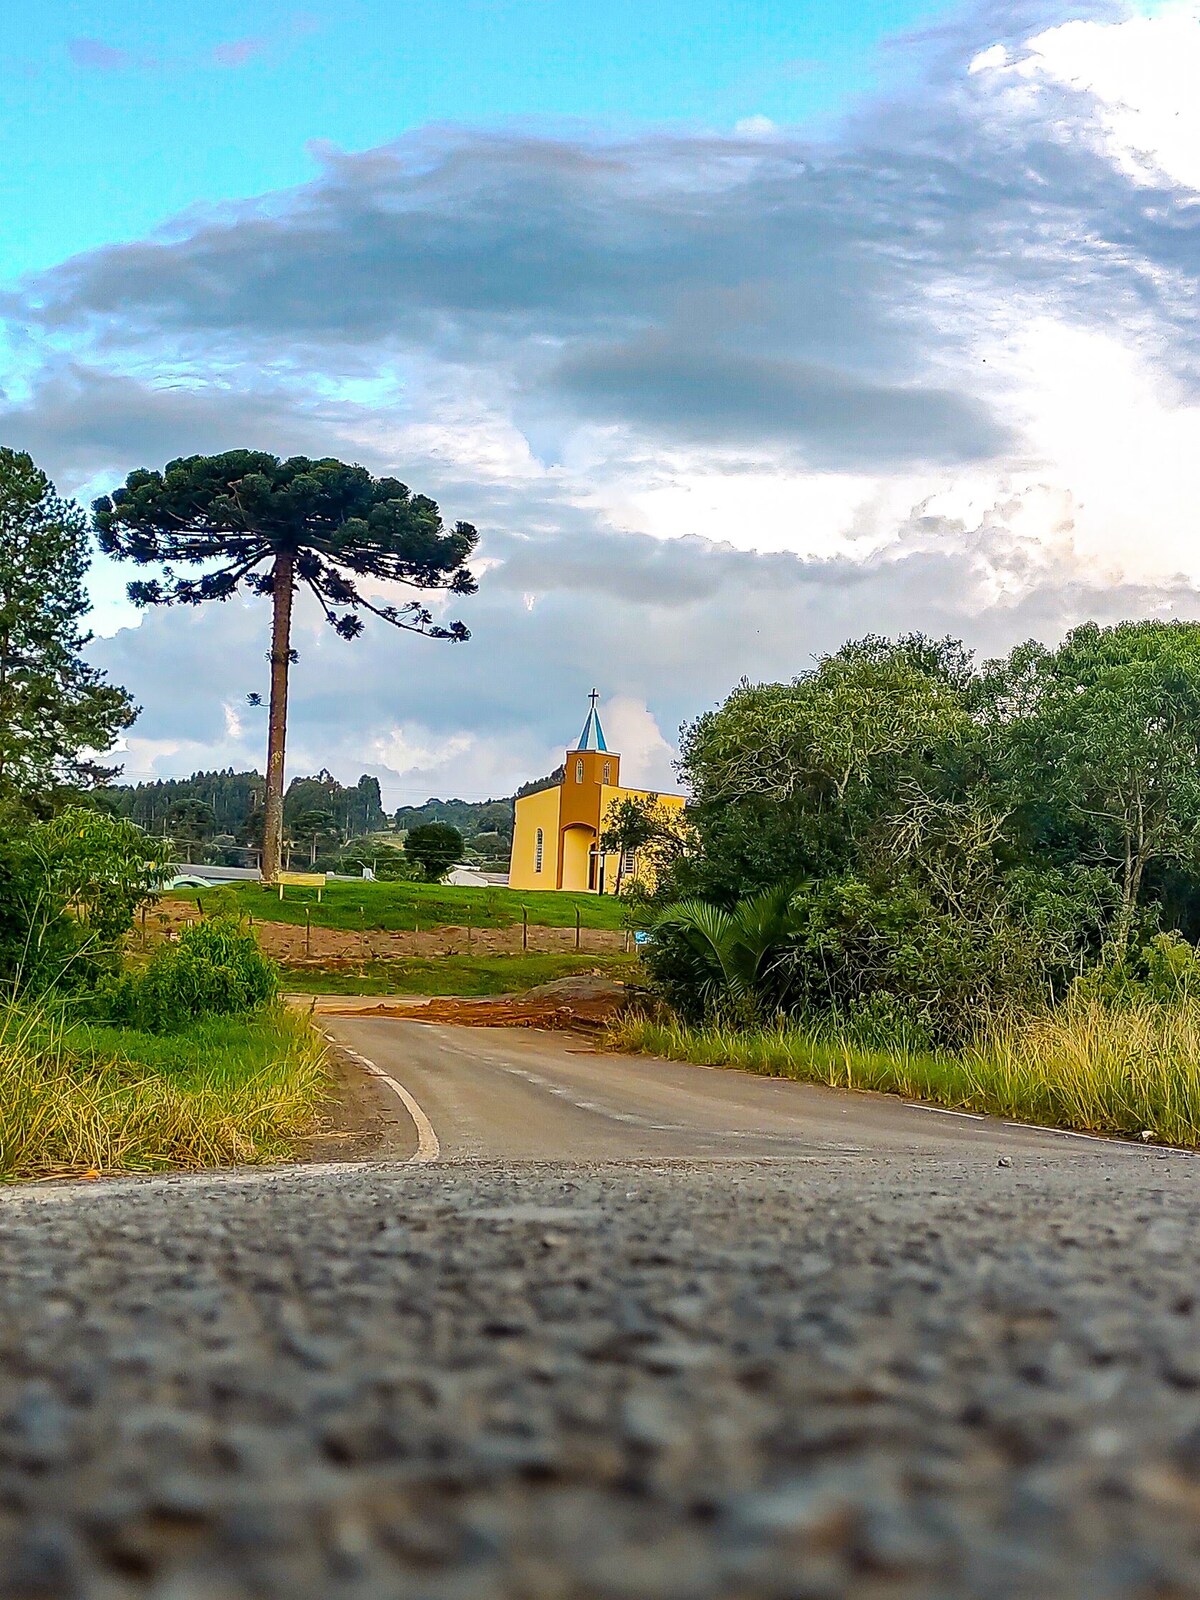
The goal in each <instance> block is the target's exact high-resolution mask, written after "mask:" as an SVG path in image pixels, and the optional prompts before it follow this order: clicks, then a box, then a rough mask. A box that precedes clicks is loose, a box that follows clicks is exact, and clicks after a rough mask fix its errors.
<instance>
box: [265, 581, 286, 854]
mask: <svg viewBox="0 0 1200 1600" xmlns="http://www.w3.org/2000/svg"><path fill="white" fill-rule="evenodd" d="M292 569H293V561H292V557H291V556H288V555H278V556H276V557H275V565H274V566H273V568H272V569H271V584H272V587H271V596H272V600H273V602H274V615H273V619H272V624H271V710H270V723H269V728H268V732H267V793H266V799H265V802H264V806H263V810H264V812H265V816H264V819H263V860H262V872H263V878H264V880H265V881H266V882H267V883H274V882H275V880H276V878H278V876H279V868H280V863H281V861H282V859H283V762H284V747H285V744H286V741H287V695H288V667H289V666H290V664H291V658H292V591H293V587H294V580H293V570H292Z"/></svg>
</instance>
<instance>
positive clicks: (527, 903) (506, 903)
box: [176, 882, 624, 931]
mask: <svg viewBox="0 0 1200 1600" xmlns="http://www.w3.org/2000/svg"><path fill="white" fill-rule="evenodd" d="M229 887H232V889H233V892H234V894H235V895H236V896H237V899H238V903H239V904H240V906H241V908H242V910H243V911H246V912H250V913H252V914H253V916H254V917H255V919H256V920H258V921H260V922H291V923H301V924H303V922H304V918H305V912H306V911H307V912H308V914H309V915H310V916H311V918H312V922H313V926H314V927H321V928H341V929H344V930H349V931H357V930H359V929H361V928H368V929H378V930H384V931H393V930H400V931H406V930H407V931H411V930H412V929H414V928H436V927H460V928H461V927H465V926H466V925H467V923H468V922H469V923H470V924H471V926H472V927H475V928H511V927H513V926H514V925H515V924H519V923H520V921H521V908H522V907H525V909H526V910H527V911H528V914H529V923H530V926H531V927H538V928H573V927H574V926H575V913H576V911H577V910H578V912H579V916H580V922H581V924H582V926H583V927H585V928H620V927H622V926H623V925H624V924H623V920H622V918H623V914H624V907H623V906H622V904H621V902H620V901H619V900H617V899H616V897H615V896H613V895H600V894H558V893H553V892H548V891H547V890H545V889H539V890H534V891H532V892H530V893H528V894H523V893H521V892H519V891H518V890H515V889H500V888H487V889H476V888H467V887H461V888H460V887H459V886H457V885H455V884H442V883H403V882H402V883H370V882H364V883H330V884H328V885H326V887H325V889H324V891H323V894H322V899H321V904H320V905H318V904H317V891H316V890H315V889H299V888H286V889H285V890H284V899H283V900H280V898H279V891H278V890H277V889H267V888H265V887H264V886H263V885H262V884H258V883H240V884H237V885H230V886H229ZM214 892H223V891H213V890H208V891H203V890H201V891H198V892H197V891H192V890H179V891H177V895H176V898H180V899H184V900H189V901H191V902H192V903H193V904H194V903H195V902H196V900H197V898H199V900H200V903H201V904H204V902H205V901H206V900H207V899H208V898H209V895H211V894H212V893H214Z"/></svg>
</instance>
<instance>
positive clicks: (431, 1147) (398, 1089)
mask: <svg viewBox="0 0 1200 1600" xmlns="http://www.w3.org/2000/svg"><path fill="white" fill-rule="evenodd" d="M333 1042H334V1043H337V1041H336V1040H335V1041H333ZM338 1047H339V1049H341V1050H343V1051H345V1053H346V1055H348V1056H349V1057H350V1059H351V1061H357V1062H358V1064H359V1066H360V1067H364V1068H365V1069H366V1071H368V1072H369V1073H370V1074H371V1076H372V1077H373V1078H378V1079H379V1081H380V1082H381V1083H386V1084H387V1086H388V1088H389V1089H390V1090H391V1091H392V1093H393V1094H394V1095H397V1096H398V1097H399V1099H400V1100H401V1101H402V1102H403V1104H404V1109H405V1110H406V1111H407V1112H408V1114H409V1116H410V1117H411V1118H412V1119H413V1126H414V1127H415V1128H416V1130H417V1148H416V1153H415V1154H414V1155H411V1156H410V1157H409V1158H408V1161H407V1163H405V1164H406V1165H409V1166H417V1165H420V1164H423V1163H424V1162H427V1161H436V1160H437V1159H438V1157H439V1156H440V1155H441V1153H442V1147H441V1144H440V1143H439V1142H438V1136H437V1134H436V1133H435V1132H434V1130H433V1123H432V1122H430V1120H429V1118H428V1117H427V1116H426V1115H425V1113H424V1111H422V1109H421V1107H420V1106H419V1105H418V1104H417V1102H416V1101H415V1100H414V1099H413V1097H412V1095H411V1094H409V1092H408V1090H407V1089H406V1088H405V1087H404V1085H403V1084H402V1083H397V1082H396V1080H395V1078H393V1077H392V1076H391V1074H390V1073H387V1072H385V1071H384V1070H383V1068H382V1067H377V1066H376V1065H375V1063H374V1062H373V1061H368V1060H367V1058H366V1056H364V1055H360V1054H359V1052H358V1051H357V1050H352V1049H350V1047H349V1046H348V1045H342V1044H339V1046H338Z"/></svg>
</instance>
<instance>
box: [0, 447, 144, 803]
mask: <svg viewBox="0 0 1200 1600" xmlns="http://www.w3.org/2000/svg"><path fill="white" fill-rule="evenodd" d="M87 569H88V534H87V524H86V521H85V518H84V515H83V513H82V511H80V510H79V508H78V507H77V506H74V505H72V504H70V502H69V501H66V500H61V499H60V498H59V497H58V495H57V494H56V493H55V492H54V485H53V484H52V483H51V482H50V480H49V479H48V478H47V477H46V475H45V473H44V472H41V471H39V469H38V468H37V467H36V466H34V464H33V461H32V460H31V459H30V457H29V456H27V455H25V454H23V453H21V452H18V451H15V450H8V449H3V448H0V798H10V799H11V798H17V799H20V800H25V801H29V800H38V799H43V800H44V799H45V797H46V796H47V795H48V794H49V793H51V792H52V791H53V790H55V789H57V788H62V787H67V788H89V787H91V786H92V785H94V784H96V783H98V782H103V781H104V779H105V778H106V777H108V776H111V773H112V770H113V769H105V768H102V767H99V766H97V765H96V764H95V762H94V761H93V760H92V759H91V757H92V756H93V755H94V754H95V753H97V752H103V751H105V750H108V749H110V748H111V747H112V744H113V741H114V740H115V739H116V737H117V735H118V733H120V732H121V730H122V729H123V728H127V727H129V725H130V723H132V721H133V720H134V718H135V717H136V715H137V711H136V709H135V707H134V706H133V704H132V702H131V700H130V698H129V695H128V694H126V692H125V690H124V689H120V688H118V687H117V686H116V685H115V684H110V683H107V682H106V681H105V678H104V674H103V673H102V672H99V671H97V669H96V668H95V667H91V666H89V665H88V664H87V662H86V661H84V659H83V654H82V652H83V651H84V649H85V648H86V647H87V645H88V644H89V642H90V641H91V637H92V635H91V634H90V633H88V632H86V631H85V630H84V629H83V627H82V625H81V624H82V619H83V618H84V617H85V616H86V614H87V611H88V598H87V594H86V591H85V589H84V584H83V580H84V577H85V575H86V573H87Z"/></svg>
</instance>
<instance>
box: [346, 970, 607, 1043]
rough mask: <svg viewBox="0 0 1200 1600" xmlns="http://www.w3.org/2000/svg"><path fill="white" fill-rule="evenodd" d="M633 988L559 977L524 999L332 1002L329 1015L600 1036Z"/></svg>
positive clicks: (591, 978) (594, 978) (603, 980)
mask: <svg viewBox="0 0 1200 1600" xmlns="http://www.w3.org/2000/svg"><path fill="white" fill-rule="evenodd" d="M631 994H632V991H631V990H630V988H629V987H628V985H626V984H623V983H616V982H614V981H613V979H611V978H602V977H600V976H588V977H572V978H559V979H557V980H556V981H555V982H554V983H543V984H540V985H539V986H538V987H537V988H536V989H529V990H528V991H527V992H526V993H525V994H521V995H492V996H488V997H486V998H480V999H470V998H462V999H449V998H446V999H433V1000H426V1001H404V1000H383V1001H380V1002H379V1004H378V1005H364V1004H362V1003H361V1002H360V1003H358V1004H357V1005H353V1006H339V1005H337V1004H336V1003H330V1002H329V1001H327V1002H326V1003H325V1004H324V1005H323V1006H322V1007H321V1011H322V1014H323V1015H325V1016H354V1017H403V1018H407V1019H408V1020H409V1021H412V1022H430V1023H435V1022H444V1023H454V1024H456V1025H457V1026H459V1027H467V1028H559V1029H573V1030H582V1031H585V1032H596V1031H598V1030H599V1029H601V1028H605V1027H607V1026H608V1025H609V1023H611V1022H612V1021H614V1019H615V1018H616V1017H618V1016H619V1015H620V1013H621V1012H622V1011H623V1010H624V1009H625V1007H626V1006H627V1005H628V1004H629V1001H630V998H631Z"/></svg>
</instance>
